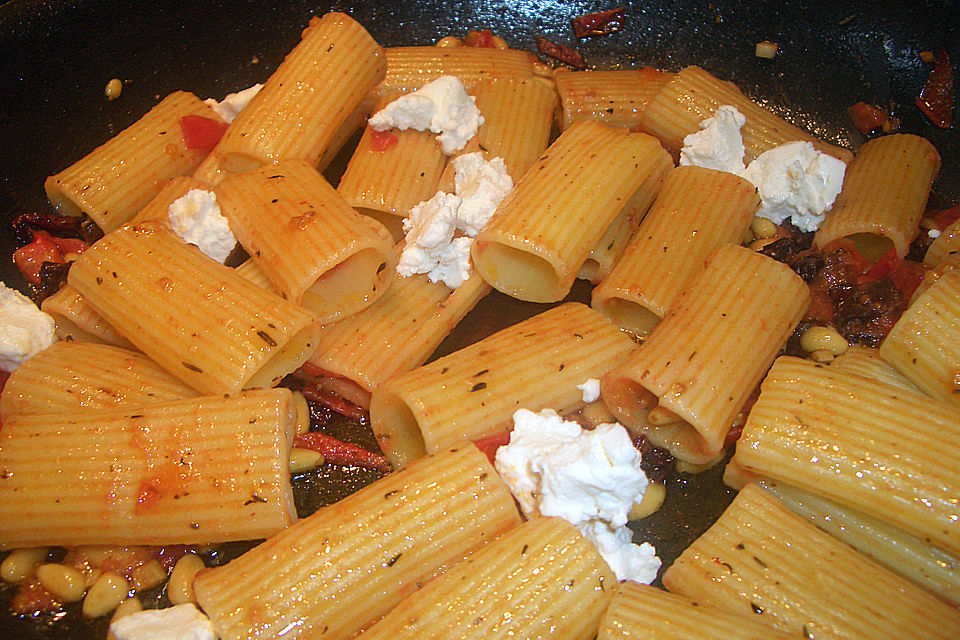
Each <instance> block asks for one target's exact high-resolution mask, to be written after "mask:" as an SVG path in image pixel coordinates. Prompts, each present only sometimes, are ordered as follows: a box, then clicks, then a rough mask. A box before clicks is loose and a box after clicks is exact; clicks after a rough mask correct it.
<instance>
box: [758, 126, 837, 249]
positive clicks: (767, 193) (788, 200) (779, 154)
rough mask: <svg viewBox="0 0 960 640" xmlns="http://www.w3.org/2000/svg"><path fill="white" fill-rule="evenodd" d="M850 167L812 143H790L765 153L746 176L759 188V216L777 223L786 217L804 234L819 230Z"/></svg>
mask: <svg viewBox="0 0 960 640" xmlns="http://www.w3.org/2000/svg"><path fill="white" fill-rule="evenodd" d="M846 168H847V166H846V165H845V164H844V163H843V161H842V160H838V159H837V158H834V157H833V156H828V155H827V154H825V153H821V152H820V151H817V150H816V149H815V148H814V147H813V145H812V144H810V143H809V142H800V141H797V142H788V143H786V144H782V145H780V146H779V147H775V148H773V149H770V150H769V151H764V152H763V153H761V154H760V155H759V156H757V158H756V160H754V161H753V162H751V163H750V166H749V167H747V169H746V171H745V172H744V174H743V177H745V178H746V179H747V180H749V181H750V182H752V183H753V184H755V185H756V186H757V190H758V192H759V193H760V209H759V211H757V215H758V216H760V217H761V218H767V219H768V220H772V221H773V222H775V223H776V224H780V223H782V222H783V221H784V220H786V219H787V218H790V222H791V223H792V224H793V226H795V227H797V228H798V229H800V230H801V231H816V230H817V229H819V228H820V225H821V224H822V223H823V218H824V214H825V213H826V212H827V211H828V210H829V209H830V207H831V206H833V201H834V200H836V199H837V195H838V194H839V193H840V188H841V187H842V186H843V175H844V172H845V171H846Z"/></svg>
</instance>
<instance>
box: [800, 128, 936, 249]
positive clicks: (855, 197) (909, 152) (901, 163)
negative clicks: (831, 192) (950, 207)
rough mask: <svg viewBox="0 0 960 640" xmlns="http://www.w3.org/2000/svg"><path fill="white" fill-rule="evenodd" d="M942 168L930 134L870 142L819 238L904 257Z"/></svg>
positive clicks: (849, 171) (854, 164) (816, 238)
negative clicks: (889, 252)
mask: <svg viewBox="0 0 960 640" xmlns="http://www.w3.org/2000/svg"><path fill="white" fill-rule="evenodd" d="M939 171H940V154H938V153H937V150H936V149H935V148H934V146H933V145H932V144H930V143H929V142H928V141H927V140H926V139H925V138H921V137H920V136H915V135H910V134H899V133H898V134H895V135H890V136H882V137H880V138H877V139H875V140H871V141H869V142H867V143H866V144H864V145H863V146H862V147H860V150H859V151H857V155H856V157H855V158H854V160H853V162H852V163H851V164H850V166H849V167H848V168H847V172H846V175H845V176H844V178H843V190H842V191H841V192H840V195H839V196H837V200H836V202H834V203H833V208H832V209H831V210H830V212H829V213H828V214H827V216H826V218H825V219H824V221H823V225H822V226H821V227H820V229H819V230H818V231H817V235H816V236H814V242H815V243H816V245H817V246H818V247H823V246H825V245H828V244H830V243H831V242H833V241H835V240H840V239H841V238H849V239H850V240H852V241H853V242H854V244H855V245H856V247H857V249H858V250H860V251H861V253H863V254H864V255H866V256H868V257H869V258H872V259H877V258H879V257H880V256H882V255H883V254H885V253H887V251H889V250H890V249H891V248H892V249H896V251H897V255H898V256H899V257H901V258H903V257H904V256H905V255H907V251H908V250H909V249H910V243H911V242H912V241H913V239H914V237H916V235H917V225H918V224H919V222H920V217H921V216H922V215H923V210H924V208H925V207H926V204H927V196H928V195H929V193H930V185H931V184H933V179H934V178H935V177H936V176H937V172H939Z"/></svg>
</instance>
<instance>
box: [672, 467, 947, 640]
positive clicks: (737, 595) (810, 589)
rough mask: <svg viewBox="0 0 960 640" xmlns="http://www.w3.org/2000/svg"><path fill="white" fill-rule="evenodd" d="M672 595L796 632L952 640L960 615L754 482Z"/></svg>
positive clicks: (686, 557) (870, 639)
mask: <svg viewBox="0 0 960 640" xmlns="http://www.w3.org/2000/svg"><path fill="white" fill-rule="evenodd" d="M663 583H664V585H665V586H666V587H667V589H669V590H670V591H672V592H674V593H678V594H680V595H683V596H686V597H687V598H690V599H691V600H695V601H697V602H699V603H701V604H705V605H709V606H714V607H718V608H720V609H724V610H726V611H728V612H730V613H734V614H739V615H743V616H744V617H748V618H751V619H754V620H759V621H763V622H765V623H767V624H769V625H771V626H772V627H774V628H775V629H778V630H780V631H782V632H784V633H788V634H790V635H791V637H796V638H803V637H806V638H836V639H837V640H880V639H884V640H885V639H887V638H916V639H917V640H920V639H921V638H922V639H923V640H939V639H943V640H946V639H947V638H956V637H957V634H958V633H960V612H958V611H957V610H956V609H955V608H953V607H951V606H950V605H948V604H946V603H945V602H943V601H941V600H939V599H937V598H936V597H934V596H932V595H930V594H929V593H927V592H926V591H924V590H922V589H921V588H920V587H918V586H916V585H914V584H913V583H911V582H909V581H907V580H904V579H903V578H900V577H899V576H896V575H894V574H892V573H890V572H889V571H887V570H886V569H884V568H883V567H881V566H880V565H878V564H876V563H875V562H873V561H872V560H870V559H868V558H867V557H866V556H863V555H860V554H859V553H857V552H856V551H854V550H853V549H851V548H850V547H848V546H846V545H844V544H843V543H841V542H838V541H837V540H834V539H833V538H831V537H830V536H829V535H828V534H826V533H824V532H823V531H820V530H819V529H817V528H816V527H814V526H813V525H812V524H809V523H808V522H805V521H804V520H802V519H801V518H800V517H799V516H797V515H795V514H793V513H791V512H790V511H789V510H788V509H787V508H786V507H784V506H783V505H781V504H780V503H779V502H777V500H776V498H774V497H772V496H770V495H769V494H767V493H766V492H765V491H764V490H763V489H760V488H758V487H756V486H755V485H752V484H751V485H747V486H746V487H744V488H743V490H742V491H740V494H739V495H738V496H737V497H736V498H734V500H733V504H731V505H730V506H729V507H728V508H727V510H726V511H725V512H724V513H723V515H722V516H720V519H719V520H717V522H716V523H715V524H714V525H713V526H712V527H710V529H709V530H708V531H707V532H706V533H705V534H703V535H702V536H700V538H698V539H697V541H696V542H694V543H693V544H692V545H691V546H690V547H688V548H687V550H686V551H684V552H683V554H681V556H680V557H679V558H678V559H677V561H676V562H674V563H673V566H671V567H670V568H669V569H667V571H666V573H665V574H664V577H663Z"/></svg>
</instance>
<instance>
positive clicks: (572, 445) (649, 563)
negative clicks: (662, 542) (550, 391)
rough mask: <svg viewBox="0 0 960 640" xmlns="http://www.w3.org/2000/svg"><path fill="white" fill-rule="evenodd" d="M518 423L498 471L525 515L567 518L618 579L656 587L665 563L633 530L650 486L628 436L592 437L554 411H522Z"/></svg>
mask: <svg viewBox="0 0 960 640" xmlns="http://www.w3.org/2000/svg"><path fill="white" fill-rule="evenodd" d="M513 422H514V429H513V432H512V433H511V434H510V443H509V444H508V445H505V446H502V447H500V448H499V449H498V450H497V456H496V462H495V466H496V468H497V471H498V472H499V473H500V475H501V476H502V477H503V480H504V482H506V483H507V486H508V487H510V491H511V492H512V493H513V495H514V496H515V497H516V498H517V502H519V503H520V507H521V508H522V509H523V511H524V513H525V514H527V515H528V516H532V515H537V514H539V515H543V516H557V517H561V518H563V519H564V520H566V521H567V522H570V523H571V524H573V525H574V526H576V527H577V528H578V529H579V530H580V531H581V532H582V533H583V534H584V536H586V537H587V538H588V539H590V540H592V541H593V542H594V544H595V545H596V546H597V549H598V550H599V552H600V554H601V556H603V559H604V560H605V561H606V562H607V564H608V565H609V566H610V568H611V569H612V570H613V571H614V572H615V573H616V574H617V579H618V580H634V581H637V582H643V583H645V584H649V583H650V582H651V581H652V580H653V579H654V578H655V577H656V575H657V570H658V569H659V568H660V559H659V558H657V557H656V555H655V551H654V549H653V547H651V546H650V545H649V544H644V545H643V546H640V545H635V544H633V543H632V542H631V538H632V534H631V532H630V530H629V529H628V528H627V527H626V524H627V518H628V514H629V512H630V509H631V507H632V506H633V504H634V503H636V502H639V501H640V500H641V498H642V497H643V493H644V491H645V490H646V488H647V484H648V480H647V476H646V474H644V472H643V470H642V469H641V468H640V452H639V451H637V449H636V448H635V447H634V446H633V443H632V442H631V441H630V436H629V435H628V434H627V431H626V429H624V428H623V427H622V426H621V425H619V424H616V423H614V424H602V425H600V426H598V427H597V428H596V429H593V430H585V429H583V428H581V427H580V425H578V424H577V423H575V422H568V421H565V420H563V419H562V418H561V417H560V416H559V415H557V413H556V412H555V411H553V410H551V409H544V410H543V411H540V412H539V413H534V412H532V411H529V410H527V409H521V410H519V411H517V412H516V413H515V414H514V416H513Z"/></svg>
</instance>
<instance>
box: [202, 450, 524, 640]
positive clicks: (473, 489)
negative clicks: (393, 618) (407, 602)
mask: <svg viewBox="0 0 960 640" xmlns="http://www.w3.org/2000/svg"><path fill="white" fill-rule="evenodd" d="M519 521H520V516H519V513H518V512H517V508H516V506H515V505H514V502H513V498H512V497H511V495H510V492H509V490H508V489H507V487H506V485H504V484H503V481H501V480H500V476H499V475H498V474H497V472H496V471H495V470H494V469H493V466H492V465H491V464H490V463H489V461H488V460H487V459H486V457H485V456H484V455H483V454H482V453H480V451H479V450H478V449H477V448H476V447H474V446H473V445H469V444H468V445H466V446H464V447H462V448H461V449H459V450H456V451H451V452H446V453H443V454H441V455H437V456H433V457H430V458H426V459H424V460H421V461H420V462H418V463H416V464H414V465H411V466H410V467H408V468H407V469H405V470H403V471H401V472H397V473H392V474H390V475H388V476H386V477H385V478H382V479H381V480H378V481H377V482H374V483H373V484H371V485H369V486H367V487H365V488H363V489H361V490H360V491H358V492H356V493H354V494H353V495H350V496H348V497H346V498H344V499H343V500H341V501H339V502H336V503H334V504H332V505H330V506H327V507H323V508H322V509H320V510H319V511H317V512H316V513H314V514H313V515H312V516H309V517H307V518H304V519H302V520H300V521H298V522H297V523H296V524H294V525H293V526H292V527H290V528H289V529H286V530H285V531H283V532H281V533H279V534H277V535H276V536H274V537H272V538H270V539H268V540H267V541H266V542H264V543H262V544H260V545H259V546H257V547H255V548H254V549H251V550H250V551H248V552H247V553H245V554H243V555H242V556H240V557H239V558H237V559H235V560H233V561H232V562H230V563H229V564H227V565H225V566H222V567H219V568H216V569H207V570H204V571H201V572H200V573H199V574H197V577H196V580H195V581H194V591H195V592H196V595H197V600H198V602H199V603H200V606H201V607H202V608H203V610H204V611H205V612H206V613H207V615H209V616H210V619H211V620H212V621H213V625H214V628H215V629H216V631H217V633H218V634H219V636H220V638H222V639H223V640H240V639H246V638H251V639H252V638H259V637H263V638H268V637H271V638H272V637H281V636H282V637H284V638H289V639H291V640H293V639H296V638H313V637H323V638H325V639H329V640H339V639H343V638H351V637H353V636H354V634H356V633H357V631H359V630H360V629H362V628H364V627H365V626H367V625H369V624H371V623H372V622H374V621H376V620H377V619H379V618H380V617H381V616H382V615H384V614H385V613H387V612H388V611H389V610H390V609H391V608H392V607H393V606H394V605H396V604H397V603H398V602H400V601H401V600H402V599H403V597H404V596H406V595H408V594H409V593H411V592H413V591H415V590H416V589H417V588H418V587H419V586H420V585H421V584H422V583H423V582H426V580H428V579H429V578H431V577H433V576H434V575H435V574H436V573H437V572H439V571H441V570H442V568H443V567H444V566H445V565H447V564H448V563H450V562H451V561H453V560H456V559H459V558H460V557H462V556H464V555H465V554H467V553H468V552H470V551H471V550H472V549H474V548H476V547H477V546H479V545H481V544H483V543H484V542H485V541H486V540H488V539H492V538H493V537H495V536H497V535H498V534H500V533H501V532H503V531H506V530H508V529H510V528H511V527H514V526H516V525H517V524H519Z"/></svg>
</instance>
